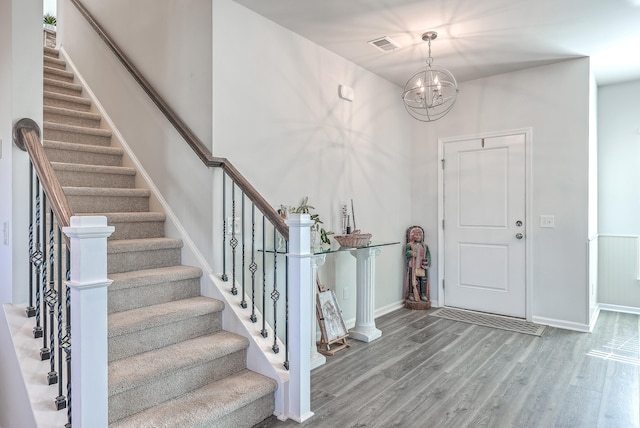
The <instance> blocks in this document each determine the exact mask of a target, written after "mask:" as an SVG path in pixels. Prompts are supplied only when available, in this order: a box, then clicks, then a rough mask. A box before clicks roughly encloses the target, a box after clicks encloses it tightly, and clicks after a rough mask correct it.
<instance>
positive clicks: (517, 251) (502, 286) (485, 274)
mask: <svg viewBox="0 0 640 428" xmlns="http://www.w3.org/2000/svg"><path fill="white" fill-rule="evenodd" d="M443 177H444V280H445V281H444V304H445V305H446V306H452V307H458V308H464V309H472V310H477V311H482V312H490V313H494V314H502V315H509V316H514V317H519V318H525V316H526V290H525V288H526V287H525V286H526V281H525V277H526V272H525V271H526V269H525V267H526V261H525V260H526V254H525V250H526V245H525V239H526V236H525V220H526V219H525V200H526V195H525V189H526V170H525V134H515V135H507V136H499V137H491V138H478V139H473V140H461V141H451V142H446V143H444V173H443Z"/></svg>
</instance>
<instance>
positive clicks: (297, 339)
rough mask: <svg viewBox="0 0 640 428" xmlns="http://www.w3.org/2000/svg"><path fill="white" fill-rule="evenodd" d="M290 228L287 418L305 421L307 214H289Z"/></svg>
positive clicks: (308, 412)
mask: <svg viewBox="0 0 640 428" xmlns="http://www.w3.org/2000/svg"><path fill="white" fill-rule="evenodd" d="M286 223H287V225H288V226H289V252H288V253H287V257H289V272H288V275H289V333H290V334H289V406H288V413H289V415H288V416H289V417H290V418H291V419H293V420H295V421H296V422H304V421H306V420H307V419H309V418H310V417H311V416H313V412H312V411H311V352H310V348H311V336H310V335H309V332H310V331H311V326H312V320H313V319H314V317H313V312H311V311H310V310H309V308H310V307H311V305H310V303H309V302H310V300H311V296H312V294H311V291H312V286H313V285H314V284H311V257H312V254H311V243H310V233H309V232H310V227H311V225H312V224H313V221H311V220H310V218H309V215H308V214H290V215H289V218H288V220H287V221H286Z"/></svg>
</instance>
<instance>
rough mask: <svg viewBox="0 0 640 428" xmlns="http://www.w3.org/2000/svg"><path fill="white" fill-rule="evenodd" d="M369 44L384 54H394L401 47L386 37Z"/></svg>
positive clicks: (370, 41)
mask: <svg viewBox="0 0 640 428" xmlns="http://www.w3.org/2000/svg"><path fill="white" fill-rule="evenodd" d="M367 43H369V44H370V45H372V46H373V47H375V48H378V49H380V50H381V51H382V52H392V51H395V50H396V49H400V46H398V44H397V43H396V42H394V41H393V40H391V39H390V38H389V37H387V36H384V37H380V38H378V39H375V40H369V41H368V42H367Z"/></svg>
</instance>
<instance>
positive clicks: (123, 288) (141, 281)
mask: <svg viewBox="0 0 640 428" xmlns="http://www.w3.org/2000/svg"><path fill="white" fill-rule="evenodd" d="M117 230H118V227H117V226H116V232H117ZM201 277H202V270H200V269H198V268H195V267H191V266H184V265H176V266H167V267H161V268H156V269H142V270H135V271H130V272H123V273H114V274H109V278H110V279H111V280H112V281H113V283H112V284H111V285H110V286H109V294H108V296H107V297H108V304H107V308H108V311H109V313H114V312H119V311H128V310H130V309H136V308H141V307H144V306H149V305H156V304H161V303H167V302H170V301H173V300H179V299H188V298H191V297H197V296H199V295H200V278H201Z"/></svg>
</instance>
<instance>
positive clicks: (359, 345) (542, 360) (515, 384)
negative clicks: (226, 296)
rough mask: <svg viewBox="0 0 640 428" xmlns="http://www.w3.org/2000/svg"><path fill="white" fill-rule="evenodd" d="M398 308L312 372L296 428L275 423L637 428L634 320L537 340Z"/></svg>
mask: <svg viewBox="0 0 640 428" xmlns="http://www.w3.org/2000/svg"><path fill="white" fill-rule="evenodd" d="M428 312H429V311H410V310H406V309H400V310H397V311H394V312H392V313H390V314H388V315H385V316H383V317H380V318H378V319H377V320H376V324H377V327H378V328H380V329H381V330H382V337H381V338H380V339H378V340H376V341H374V342H371V343H368V344H367V343H363V342H359V341H356V340H350V341H349V343H350V344H351V346H352V347H351V348H350V349H346V350H343V351H340V352H338V353H337V354H336V355H335V356H334V357H327V364H325V365H324V366H321V367H319V368H317V369H315V370H313V371H312V375H311V408H312V410H313V412H314V413H315V416H313V417H312V418H311V419H309V420H308V421H306V422H305V423H303V424H298V423H296V422H293V421H284V422H282V421H278V420H277V419H276V418H273V417H272V418H270V419H268V420H266V421H264V422H263V423H261V424H259V425H257V426H256V428H276V427H305V428H306V427H323V428H324V427H340V428H350V427H385V428H386V427H402V428H404V427H421V428H422V427H452V428H458V427H487V428H503V427H526V428H529V427H545V428H546V427H579V428H588V427H607V428H608V427H612V428H631V427H640V398H639V397H640V344H639V335H640V317H638V316H637V315H630V314H622V313H614V312H605V311H603V312H601V313H600V317H599V319H598V323H597V325H596V327H595V329H594V331H593V333H591V334H589V333H578V332H572V331H567V330H561V329H555V328H549V327H547V329H546V331H545V332H544V334H543V336H542V337H537V336H531V335H525V334H520V333H512V332H508V331H504V330H497V329H493V328H488V327H482V326H477V325H471V324H466V323H461V322H455V321H450V320H446V319H441V318H436V317H432V316H428Z"/></svg>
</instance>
